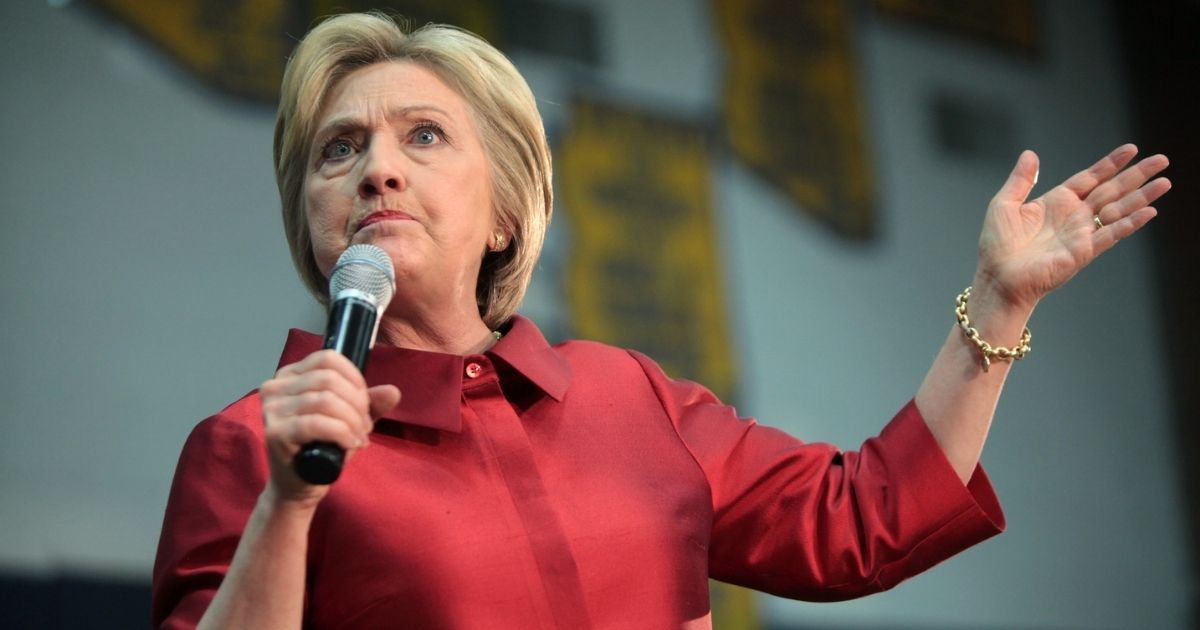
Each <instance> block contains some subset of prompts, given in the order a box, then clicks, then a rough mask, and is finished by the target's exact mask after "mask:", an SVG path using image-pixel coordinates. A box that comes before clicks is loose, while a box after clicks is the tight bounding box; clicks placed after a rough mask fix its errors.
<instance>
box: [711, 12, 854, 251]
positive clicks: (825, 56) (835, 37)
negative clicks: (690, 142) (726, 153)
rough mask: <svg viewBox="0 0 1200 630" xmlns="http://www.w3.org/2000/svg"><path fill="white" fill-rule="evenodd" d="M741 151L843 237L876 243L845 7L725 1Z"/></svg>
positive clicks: (721, 17)
mask: <svg viewBox="0 0 1200 630" xmlns="http://www.w3.org/2000/svg"><path fill="white" fill-rule="evenodd" d="M716 11H717V21H718V24H719V27H720V31H721V34H722V36H723V38H724V39H725V43H726V48H727V50H728V66H727V70H726V80H725V98H724V101H725V102H724V109H725V111H724V118H725V125H724V126H725V135H726V138H727V139H728V143H729V145H730V147H731V148H732V149H733V152H734V153H735V154H736V155H737V156H738V157H739V158H740V159H741V160H742V161H744V162H745V163H746V164H748V165H749V166H750V167H751V168H753V169H754V170H756V171H758V172H759V173H761V174H762V175H763V177H764V178H766V179H767V180H768V181H770V182H772V183H773V184H775V185H776V186H778V187H779V188H781V189H782V190H783V191H785V192H786V193H787V194H788V195H789V196H790V197H791V198H792V199H793V200H794V201H795V202H796V204H798V205H799V206H800V208H802V209H803V210H805V211H807V212H811V213H813V214H815V215H817V216H818V217H820V218H821V219H823V220H824V221H825V222H827V223H828V224H829V225H831V226H832V227H833V228H834V229H835V230H837V231H838V232H839V233H841V234H844V235H847V236H851V237H866V236H870V234H871V231H872V229H873V223H874V213H873V210H872V204H873V192H872V183H871V176H870V167H869V159H868V157H867V155H866V147H865V140H864V135H865V133H864V131H863V113H862V110H861V108H860V106H859V103H860V102H861V96H860V94H859V90H858V77H857V73H856V71H855V64H854V56H853V48H854V46H853V39H852V34H853V33H852V29H853V24H852V21H851V15H850V12H849V8H848V7H847V6H846V3H845V2H843V0H803V1H799V2H797V1H794V0H717V3H716Z"/></svg>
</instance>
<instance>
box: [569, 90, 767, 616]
mask: <svg viewBox="0 0 1200 630" xmlns="http://www.w3.org/2000/svg"><path fill="white" fill-rule="evenodd" d="M709 145H710V143H709V141H708V139H707V134H706V133H705V131H704V129H703V128H702V127H701V126H699V125H693V124H688V123H685V122H680V121H677V120H670V119H666V118H663V117H658V116H653V115H650V114H646V113H643V112H640V111H636V110H634V109H630V108H624V107H619V106H614V105H607V104H601V103H598V102H595V101H589V100H583V99H580V100H577V101H576V102H575V103H574V105H573V107H572V112H571V123H570V130H569V131H568V133H567V135H566V136H565V137H564V139H563V142H562V145H561V146H560V147H559V151H558V153H557V156H556V157H557V165H558V172H559V181H560V183H561V193H562V194H561V196H560V199H561V200H562V203H563V205H564V211H565V212H566V214H567V217H568V221H569V223H570V233H571V236H570V261H569V263H568V276H567V284H568V288H567V292H568V302H569V304H570V308H571V313H572V319H573V321H574V323H575V328H576V332H577V334H578V335H579V336H580V337H583V338H586V339H596V340H598V341H604V342H606V343H611V344H613V345H617V346H622V347H628V348H636V349H638V350H641V351H643V352H646V353H647V354H649V355H650V356H652V357H654V358H655V360H657V361H659V363H661V364H662V366H663V369H664V370H666V371H667V373H669V374H671V375H674V376H683V377H687V378H690V379H693V380H695V381H697V382H700V383H704V384H705V385H707V386H708V387H709V388H710V389H712V390H713V391H714V392H715V393H716V394H717V395H718V396H720V397H721V398H722V399H724V400H727V401H729V400H731V399H732V397H733V393H734V387H735V368H734V363H733V358H732V353H731V351H730V343H729V337H728V334H727V324H726V317H725V298H724V292H723V290H722V283H721V273H720V269H721V266H720V264H719V261H720V251H719V250H720V248H719V245H718V243H717V238H716V230H715V228H714V226H713V210H712V195H711V191H710V188H709V180H710V178H711V177H712V174H711V170H710V146H709ZM711 591H712V603H713V624H714V627H716V628H721V629H722V630H755V629H757V628H759V627H760V626H759V625H758V621H757V615H756V614H755V608H754V598H753V594H752V593H751V592H750V591H747V590H745V589H741V588H737V587H734V586H730V585H727V584H721V583H718V582H712V583H711Z"/></svg>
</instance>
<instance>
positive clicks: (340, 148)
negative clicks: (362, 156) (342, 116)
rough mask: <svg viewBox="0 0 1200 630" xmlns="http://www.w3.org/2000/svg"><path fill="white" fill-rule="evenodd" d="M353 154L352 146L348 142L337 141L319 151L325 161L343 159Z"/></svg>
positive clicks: (343, 140)
mask: <svg viewBox="0 0 1200 630" xmlns="http://www.w3.org/2000/svg"><path fill="white" fill-rule="evenodd" d="M353 153H354V145H352V144H350V141H349V140H345V139H340V138H339V139H337V140H333V141H331V142H330V143H329V144H326V145H325V149H324V150H323V151H321V155H322V156H323V157H324V158H325V159H327V160H336V159H338V158H344V157H347V156H349V155H352V154H353Z"/></svg>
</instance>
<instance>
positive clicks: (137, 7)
mask: <svg viewBox="0 0 1200 630" xmlns="http://www.w3.org/2000/svg"><path fill="white" fill-rule="evenodd" d="M87 3H88V4H90V5H92V6H95V7H97V8H99V9H102V10H103V11H104V12H106V13H108V14H109V15H111V16H113V17H114V18H116V19H118V20H120V21H122V22H124V23H126V24H128V25H129V26H130V27H132V28H133V30H134V31H136V32H137V33H139V34H140V35H142V36H144V37H145V38H146V39H148V40H150V41H151V42H153V43H154V44H155V45H157V46H158V47H160V48H162V49H163V50H165V51H166V52H167V53H168V54H169V55H170V56H172V57H174V58H175V59H176V60H177V61H178V62H179V63H180V64H182V65H183V67H184V68H186V69H187V70H188V71H189V72H191V73H192V74H194V75H196V76H197V77H199V78H200V79H201V80H203V81H204V82H205V83H207V84H209V85H210V86H213V87H215V88H216V89H218V90H220V91H222V92H226V93H230V94H233V95H236V96H240V97H244V98H248V99H251V100H256V101H262V102H264V103H268V104H272V105H273V104H274V103H275V101H276V100H277V99H278V98H279V83H280V81H281V80H282V79H283V66H284V64H285V63H286V62H287V58H288V55H290V54H291V53H292V49H293V48H295V46H296V43H297V42H298V41H299V40H300V37H302V36H303V35H304V34H305V33H307V32H308V30H309V29H310V28H312V27H313V26H314V25H316V24H317V22H318V21H319V20H320V19H321V18H323V17H326V16H329V15H333V14H335V13H345V12H350V11H366V10H370V9H382V10H385V11H388V12H392V13H394V14H396V15H402V16H404V17H405V18H406V19H407V21H408V22H409V23H411V24H412V25H413V26H420V25H423V24H426V23H428V22H439V23H450V24H455V25H458V26H462V27H464V28H466V29H468V30H471V31H473V32H475V33H478V34H479V35H482V36H483V37H485V38H487V39H489V40H491V41H493V43H499V42H496V41H495V40H494V39H493V38H494V37H496V36H497V34H498V33H497V31H498V30H499V29H497V28H496V11H495V6H494V4H495V0H457V1H454V2H446V1H439V0H408V1H407V2H391V3H388V2H368V1H366V0H339V1H335V0H312V1H310V2H303V3H301V2H294V1H288V0H87Z"/></svg>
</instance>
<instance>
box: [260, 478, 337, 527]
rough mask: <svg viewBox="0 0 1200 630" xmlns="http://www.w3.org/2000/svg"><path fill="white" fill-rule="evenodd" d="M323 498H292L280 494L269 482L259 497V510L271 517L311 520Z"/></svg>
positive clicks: (282, 493) (285, 494)
mask: <svg viewBox="0 0 1200 630" xmlns="http://www.w3.org/2000/svg"><path fill="white" fill-rule="evenodd" d="M321 498H322V497H321V496H315V497H314V496H300V497H297V496H290V495H288V494H287V493H284V492H280V491H279V489H278V488H276V487H275V484H274V483H271V482H267V487H266V488H264V489H263V491H262V494H260V495H258V505H257V509H259V510H262V511H263V512H264V514H266V515H267V516H269V517H279V518H300V519H311V518H312V516H313V514H315V513H316V511H317V506H318V505H320V503H321Z"/></svg>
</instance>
